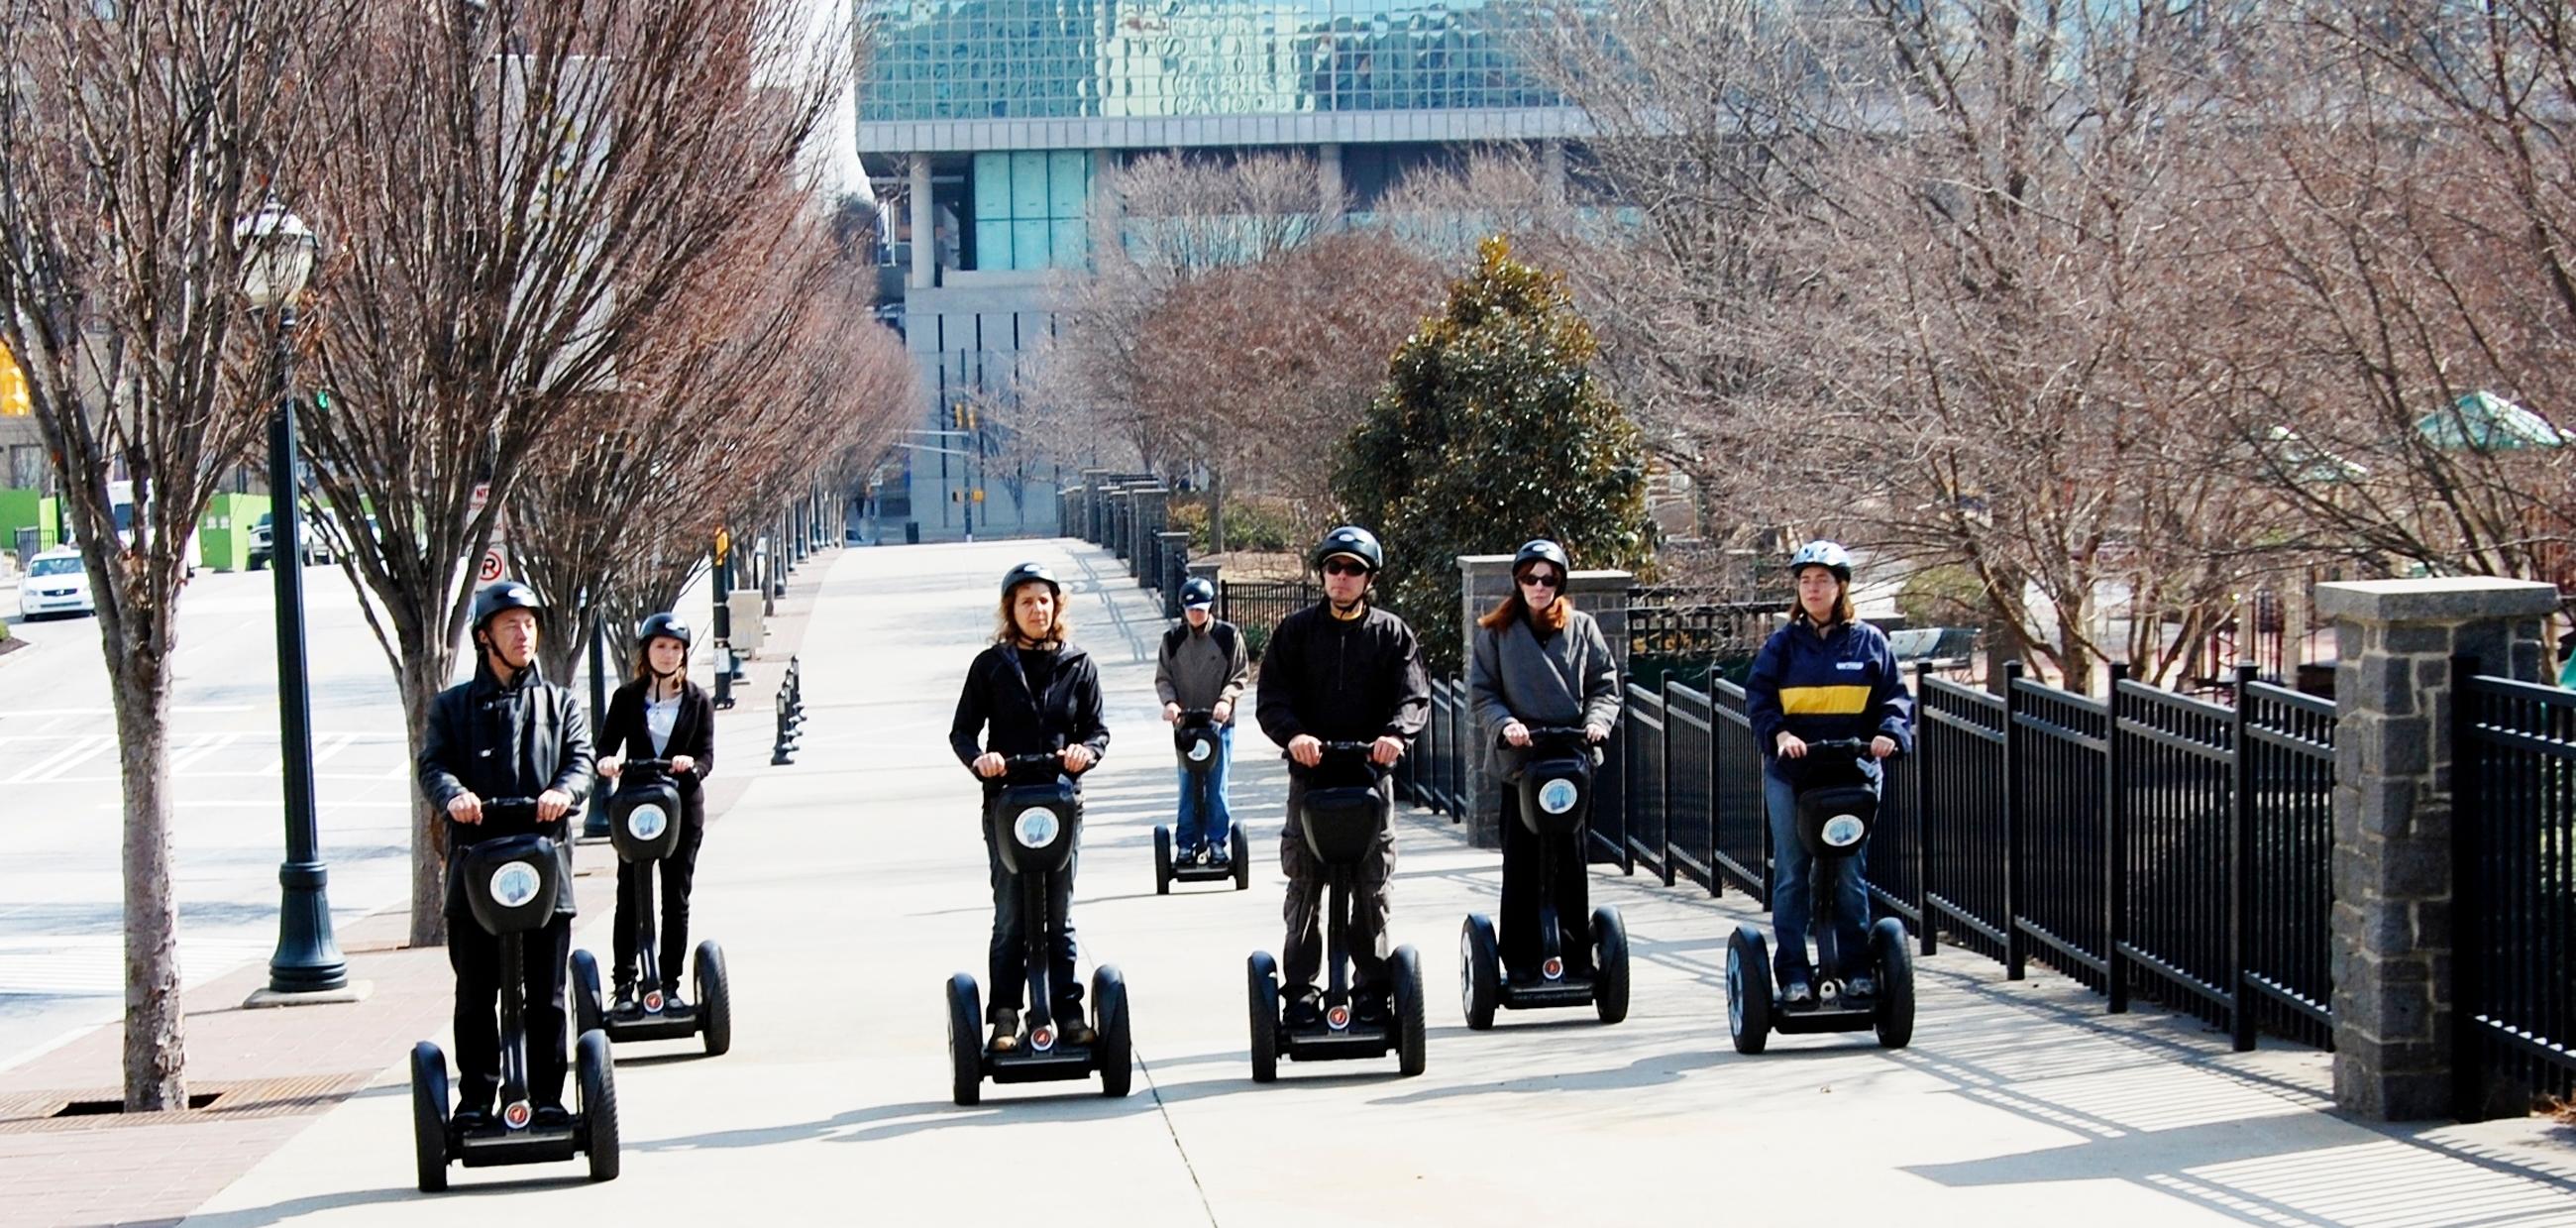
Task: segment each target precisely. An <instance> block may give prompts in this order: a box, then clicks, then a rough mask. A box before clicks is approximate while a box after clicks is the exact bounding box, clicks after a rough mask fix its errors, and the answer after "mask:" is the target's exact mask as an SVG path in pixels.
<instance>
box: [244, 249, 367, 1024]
mask: <svg viewBox="0 0 2576 1228" xmlns="http://www.w3.org/2000/svg"><path fill="white" fill-rule="evenodd" d="M236 234H237V237H238V238H240V239H241V240H242V241H243V243H244V245H245V247H246V248H247V249H248V252H247V255H246V257H245V260H244V262H243V266H242V293H243V295H244V296H245V297H247V298H248V299H249V300H250V305H251V308H252V310H254V311H257V312H259V313H260V314H261V315H262V316H264V317H266V318H268V319H270V320H273V321H275V324H276V327H275V330H274V332H275V344H276V347H277V351H276V355H275V359H274V361H275V362H276V365H277V408H276V410H275V411H274V412H273V413H272V414H271V415H270V417H269V422H268V492H269V504H270V511H269V518H268V519H269V569H268V570H269V574H270V576H271V582H272V583H273V584H274V585H275V588H276V593H277V726H278V729H277V732H278V762H279V768H280V774H281V776H282V777H283V778H284V785H285V790H286V860H285V861H284V862H283V863H281V864H280V865H279V866H278V867H277V882H278V886H279V887H280V888H282V889H283V895H282V897H281V899H280V901H279V904H278V910H277V954H275V955H273V956H271V957H269V961H268V988H269V991H270V992H271V993H277V994H307V993H319V992H324V991H328V990H334V989H340V988H342V987H344V986H346V985H347V984H348V983H349V964H348V961H347V960H346V959H344V958H342V957H341V954H340V943H339V941H338V940H337V939H335V938H334V937H332V934H331V900H330V896H329V894H328V893H327V892H326V891H325V890H324V888H325V886H326V884H328V883H329V881H330V872H329V870H328V869H327V868H326V867H325V866H324V865H323V864H322V854H321V832H320V825H319V823H318V822H317V821H316V819H315V816H314V809H313V700H312V692H311V688H310V687H309V686H308V685H307V680H306V674H305V654H304V545H303V541H302V535H303V527H304V526H303V520H304V515H303V508H304V500H303V498H302V491H301V489H300V487H299V484H298V483H297V481H296V477H295V372H294V363H295V346H294V340H293V339H294V335H295V301H296V299H297V298H299V297H301V296H302V295H303V293H304V285H305V282H306V281H308V280H310V279H311V277H312V275H313V262H314V257H315V254H316V250H317V249H318V247H319V243H318V242H317V241H316V240H315V239H314V237H313V231H312V230H311V229H310V228H308V227H306V226H305V224H304V221H303V219H301V218H298V217H296V216H295V215H294V214H292V213H289V212H287V211H286V208H285V207H284V206H282V205H280V204H278V203H277V202H276V201H274V200H272V201H270V202H269V203H268V204H267V205H265V206H263V207H262V208H261V209H260V211H259V212H258V213H257V214H256V215H254V216H252V217H251V218H250V219H248V220H246V221H244V222H243V223H242V224H241V226H240V228H239V230H238V231H237V232H236Z"/></svg>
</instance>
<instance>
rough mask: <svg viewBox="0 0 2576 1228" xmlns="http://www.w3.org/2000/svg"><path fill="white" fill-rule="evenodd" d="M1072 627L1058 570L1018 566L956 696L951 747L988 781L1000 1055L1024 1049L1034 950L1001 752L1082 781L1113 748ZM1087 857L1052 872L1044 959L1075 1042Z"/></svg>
mask: <svg viewBox="0 0 2576 1228" xmlns="http://www.w3.org/2000/svg"><path fill="white" fill-rule="evenodd" d="M1071 633H1072V624H1071V623H1070V621H1069V620H1068V619H1067V618H1066V616H1065V610H1064V590H1063V588H1062V587H1061V586H1060V585H1058V584H1057V583H1056V579H1055V574H1054V573H1053V572H1051V571H1049V570H1047V569H1046V568H1045V567H1044V566H1042V565H1040V564H1037V563H1022V564H1020V565H1019V566H1017V567H1014V568H1012V569H1011V570H1010V571H1009V573H1007V574H1005V575H1004V576H1003V577H1002V601H1001V616H1000V621H999V625H998V626H997V627H996V628H995V631H994V635H993V645H992V647H989V648H986V649H985V650H984V651H983V652H981V653H978V654H976V657H975V662H974V664H972V665H970V666H968V667H967V669H966V685H965V688H964V690H963V691H962V692H960V693H959V695H958V697H957V717H956V719H955V720H954V721H952V722H951V723H950V725H949V728H948V745H949V748H950V749H951V750H954V751H955V752H956V753H957V761H958V762H959V763H963V764H965V765H966V766H967V768H968V770H970V771H972V772H974V773H975V775H976V776H978V777H980V778H981V779H982V780H983V784H984V789H983V802H984V805H983V806H981V807H979V813H981V817H982V818H983V822H984V856H985V860H986V863H987V865H988V866H989V868H990V873H991V876H992V884H993V942H992V947H991V951H990V954H989V959H988V962H987V968H986V970H987V971H988V972H989V973H990V974H991V976H992V981H993V1002H992V1007H991V1009H990V1010H989V1011H987V1012H986V1020H987V1022H989V1023H990V1024H991V1025H992V1027H993V1036H992V1040H991V1042H990V1047H991V1049H992V1051H993V1052H996V1053H1009V1052H1013V1051H1015V1050H1017V1049H1018V1048H1019V1027H1020V1009H1021V1005H1022V998H1023V997H1024V996H1025V995H1026V993H1027V989H1028V967H1027V964H1026V961H1025V957H1024V954H1023V953H1024V952H1026V951H1027V950H1028V941H1029V940H1028V935H1027V932H1026V929H1025V927H1026V925H1027V924H1028V919H1027V918H1025V917H1023V916H1022V915H1021V913H1020V892H1019V890H1018V886H1017V884H1016V883H1015V882H1014V881H1013V880H1012V878H1011V876H1010V874H1009V872H1008V871H1006V870H1005V869H1004V868H1003V866H1002V859H1001V855H1000V853H999V852H998V851H997V850H995V848H994V846H993V840H994V832H993V826H992V818H991V815H990V813H989V811H990V808H991V802H992V799H993V798H994V797H995V796H996V795H998V794H999V793H1000V792H1001V790H1002V785H1003V776H1004V774H1005V773H1006V772H1007V770H1008V766H1009V765H1008V764H1007V763H1006V762H1005V758H1004V757H1005V756H1008V755H1035V754H1055V755H1058V756H1060V757H1061V758H1062V760H1063V762H1064V771H1065V774H1066V775H1067V776H1069V777H1072V778H1073V779H1074V780H1076V781H1077V782H1078V781H1080V779H1081V778H1082V774H1083V773H1084V772H1086V771H1088V770H1090V768H1091V766H1092V765H1093V764H1095V763H1098V762H1099V761H1100V756H1101V755H1102V754H1104V753H1106V752H1107V751H1108V749H1109V728H1108V726H1107V725H1106V724H1104V723H1103V721H1102V717H1101V711H1102V705H1101V698H1100V673H1099V671H1098V670H1097V669H1096V668H1094V667H1093V665H1092V663H1091V658H1090V656H1089V655H1088V654H1086V653H1084V652H1083V651H1082V649H1080V648H1078V647H1075V646H1074V645H1073V644H1072V643H1071V642H1070V640H1071ZM979 739H980V741H979ZM1077 787H1078V786H1077ZM1081 857H1082V854H1081V850H1080V849H1076V850H1075V851H1074V853H1073V855H1072V857H1071V858H1070V859H1068V860H1067V861H1066V863H1065V867H1064V870H1063V872H1062V873H1059V874H1057V875H1055V876H1054V881H1055V897H1056V898H1055V899H1054V900H1052V901H1050V903H1049V907H1050V908H1051V909H1052V910H1053V911H1054V912H1055V914H1056V915H1057V916H1060V917H1063V918H1065V922H1064V928H1063V930H1062V931H1061V932H1060V933H1058V934H1057V935H1056V942H1055V946H1054V949H1053V950H1052V951H1051V952H1050V956H1051V958H1050V959H1049V960H1048V970H1047V983H1048V984H1049V985H1050V986H1052V987H1053V989H1054V992H1055V1000H1054V1001H1053V1002H1052V1003H1050V1004H1049V1005H1050V1006H1052V1007H1053V1009H1054V1018H1055V1021H1056V1024H1057V1027H1058V1028H1059V1029H1060V1031H1061V1034H1062V1036H1063V1038H1064V1040H1065V1042H1066V1043H1068V1044H1071V1045H1075V1046H1087V1045H1089V1044H1091V1043H1092V1042H1093V1041H1095V1040H1097V1039H1098V1036H1097V1034H1096V1033H1095V1032H1094V1031H1093V1030H1092V1027H1091V1025H1090V1024H1088V1023H1086V1022H1084V1017H1083V1012H1082V983H1081V982H1080V981H1078V980H1076V979H1075V978H1074V967H1073V964H1074V950H1075V946H1074V936H1073V920H1072V917H1073V914H1072V906H1073V876H1074V871H1075V869H1076V868H1077V867H1078V866H1079V865H1080V864H1081Z"/></svg>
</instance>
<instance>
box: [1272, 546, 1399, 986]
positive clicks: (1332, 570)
mask: <svg viewBox="0 0 2576 1228" xmlns="http://www.w3.org/2000/svg"><path fill="white" fill-rule="evenodd" d="M1311 557H1312V558H1313V560H1314V563H1315V566H1316V567H1317V569H1319V570H1320V571H1322V572H1323V575H1324V600H1322V601H1321V602H1318V603H1316V604H1315V605H1312V606H1309V607H1307V608H1305V609H1302V610H1299V611H1297V612H1295V613H1293V614H1290V615H1289V616H1288V617H1286V618H1284V619H1281V620H1280V622H1279V626H1278V629H1276V630H1274V631H1272V632H1271V634H1270V642H1269V644H1268V645H1267V646H1266V647H1265V648H1264V649H1263V651H1262V654H1261V680H1260V683H1259V695H1258V699H1257V701H1256V704H1255V708H1254V715H1255V716H1256V717H1257V718H1258V719H1259V720H1260V722H1261V729H1262V732H1264V733H1266V734H1269V735H1270V740H1271V741H1274V742H1277V743H1279V744H1280V745H1282V746H1284V747H1286V748H1287V749H1288V758H1289V760H1290V761H1291V762H1292V763H1293V764H1294V765H1295V767H1294V768H1292V769H1291V771H1290V772H1289V776H1288V826H1287V830H1286V831H1284V832H1282V833H1281V835H1280V839H1279V868H1280V870H1281V872H1283V873H1285V874H1286V875H1287V876H1288V899H1287V904H1286V907H1285V908H1284V910H1283V911H1284V913H1285V919H1286V921H1287V924H1288V934H1287V939H1286V942H1285V945H1284V948H1283V951H1282V953H1283V954H1284V955H1285V956H1286V963H1287V966H1286V967H1285V968H1284V969H1282V970H1281V971H1282V977H1283V979H1284V980H1285V981H1286V986H1285V992H1284V995H1283V996H1284V997H1285V999H1286V1001H1287V1019H1286V1023H1287V1026H1288V1027H1289V1028H1290V1029H1292V1030H1294V1029H1299V1028H1311V1027H1315V1026H1317V1025H1318V1024H1320V1023H1321V1022H1322V1021H1323V995H1322V993H1321V992H1320V991H1319V990H1317V989H1316V987H1315V978H1316V975H1317V974H1318V973H1319V972H1320V971H1321V970H1322V967H1323V962H1324V949H1323V948H1324V943H1323V937H1322V934H1321V932H1320V929H1319V922H1320V920H1321V918H1322V914H1323V898H1324V886H1325V872H1324V867H1322V866H1320V865H1317V864H1315V859H1314V857H1313V856H1312V854H1311V852H1310V851H1309V850H1308V848H1307V847H1306V837H1305V832H1304V831H1303V829H1302V827H1301V819H1300V816H1301V815H1302V814H1303V813H1304V810H1305V807H1304V801H1305V790H1306V777H1307V773H1308V772H1310V771H1312V770H1313V769H1314V768H1315V767H1316V766H1317V765H1318V764H1320V763H1321V762H1322V761H1323V757H1324V743H1326V742H1328V741H1330V742H1370V743H1372V745H1371V746H1370V749H1369V755H1368V757H1369V761H1370V762H1372V763H1375V764H1377V765H1378V766H1379V767H1380V768H1390V767H1393V766H1394V765H1395V761H1396V760H1397V759H1398V758H1400V757H1402V756H1403V754H1404V751H1405V746H1406V744H1407V743H1408V742H1410V741H1411V740H1412V739H1413V737H1414V735H1416V734H1418V733H1420V732H1422V726H1423V723H1424V721H1425V720H1426V719H1427V718H1428V717H1429V715H1430V711H1431V679H1430V676H1429V673H1428V671H1426V670H1425V669H1424V668H1423V665H1422V647H1421V644H1420V642H1419V641H1417V640H1416V639H1415V638H1414V634H1413V628H1411V627H1409V626H1406V625H1405V622H1404V620H1403V619H1401V618H1398V617H1396V616H1395V615H1394V614H1391V613H1389V612H1387V611H1385V610H1382V609H1379V608H1377V607H1376V606H1375V605H1373V604H1371V603H1370V601H1369V599H1368V595H1369V586H1370V584H1371V583H1372V582H1373V581H1374V580H1375V579H1376V577H1377V573H1378V572H1379V571H1380V570H1382V569H1383V568H1384V567H1385V566H1386V552H1385V550H1384V549H1383V548H1382V547H1380V546H1379V544H1378V540H1377V537H1376V535H1374V534H1372V533H1370V532H1369V531H1368V530H1366V529H1362V528H1358V527H1356V526H1351V525H1345V526H1343V527H1341V528H1338V529H1335V530H1333V531H1332V532H1330V533H1327V534H1325V535H1324V539H1323V540H1322V541H1321V542H1318V543H1316V546H1315V549H1314V552H1313V554H1312V556H1311ZM1376 787H1377V788H1378V790H1379V791H1380V792H1381V793H1385V794H1387V795H1388V804H1387V807H1386V808H1385V812H1386V813H1387V814H1388V815H1389V818H1388V820H1387V825H1386V827H1385V829H1384V830H1382V831H1381V832H1380V833H1379V835H1378V839H1377V843H1376V845H1375V846H1374V847H1373V848H1372V849H1371V850H1370V854H1369V856H1368V857H1367V858H1366V859H1365V860H1363V861H1362V862H1361V864H1360V866H1359V875H1358V879H1357V882H1356V883H1355V884H1354V891H1353V909H1352V912H1353V917H1352V931H1353V932H1352V933H1351V940H1352V948H1351V964H1352V970H1353V972H1354V973H1355V977H1354V979H1355V980H1356V982H1357V984H1356V986H1355V992H1354V993H1353V995H1352V998H1353V1002H1352V1006H1353V1008H1354V1010H1355V1012H1356V1013H1357V1014H1358V1016H1359V1018H1360V1020H1361V1021H1362V1022H1363V1023H1366V1024H1369V1025H1372V1026H1379V1025H1384V1024H1385V1023H1387V1021H1388V1020H1389V1018H1390V1017H1391V1012H1390V1010H1389V993H1390V989H1389V984H1388V979H1387V962H1388V958H1389V945H1388V939H1387V918H1388V916H1389V913H1390V911H1391V910H1390V909H1389V907H1388V903H1387V893H1386V886H1387V879H1388V878H1389V877H1391V876H1392V875H1393V874H1394V872H1395V827H1394V821H1393V817H1392V816H1393V789H1394V779H1393V777H1392V776H1391V775H1386V774H1381V775H1380V776H1379V778H1378V781H1377V785H1376Z"/></svg>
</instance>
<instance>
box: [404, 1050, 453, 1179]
mask: <svg viewBox="0 0 2576 1228" xmlns="http://www.w3.org/2000/svg"><path fill="white" fill-rule="evenodd" d="M411 1145H412V1152H413V1154H414V1156H415V1157H416V1158H417V1159H418V1161H419V1163H420V1192H421V1193H423V1194H435V1193H437V1192H439V1191H440V1190H443V1189H446V1188H447V1055H446V1054H444V1053H441V1052H439V1051H438V1046H436V1045H433V1044H431V1043H429V1042H428V1041H425V1040H424V1041H422V1042H420V1043H419V1044H416V1045H413V1046H412V1047H411Z"/></svg>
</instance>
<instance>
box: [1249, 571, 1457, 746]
mask: <svg viewBox="0 0 2576 1228" xmlns="http://www.w3.org/2000/svg"><path fill="white" fill-rule="evenodd" d="M1254 714H1255V715H1256V716H1258V717H1259V718H1260V720H1261V731H1262V732H1263V733H1266V734H1269V735H1270V740H1271V741H1273V742H1277V743H1278V744H1280V745H1281V746H1286V745H1287V744H1288V740H1289V739H1290V738H1293V737H1296V736H1297V735H1298V734H1301V733H1302V734H1310V735H1312V736H1314V737H1317V738H1321V739H1323V740H1324V741H1327V742H1365V741H1368V740H1370V739H1373V738H1377V737H1380V736H1388V735H1391V736H1394V737H1399V738H1405V739H1411V738H1412V737H1413V736H1414V735H1415V734H1418V733H1420V732H1422V725H1423V722H1424V721H1425V720H1427V719H1428V718H1429V717H1430V714H1431V677H1430V674H1429V672H1428V671H1426V670H1425V669H1424V668H1423V667H1422V645H1421V643H1420V642H1419V641H1417V640H1415V639H1414V638H1413V628H1411V627H1408V626H1406V625H1404V620H1403V619H1401V618H1397V617H1396V616H1395V615H1393V614H1390V613H1387V612H1386V611H1385V610H1381V609H1379V608H1377V607H1376V606H1374V605H1372V606H1370V607H1368V612H1367V613H1366V614H1364V615H1362V616H1361V617H1359V618H1354V619H1348V620H1345V619H1339V618H1335V617H1333V611H1332V607H1331V606H1330V605H1329V604H1326V603H1323V602H1318V603H1316V604H1314V605H1311V606H1308V607H1306V608H1305V609H1302V610H1299V611H1297V612H1296V613H1294V614H1291V615H1289V616H1288V617H1286V618H1283V619H1281V620H1279V627H1278V629H1277V630H1275V631H1272V632H1271V633H1270V644H1269V646H1268V647H1266V648H1264V649H1262V650H1261V682H1260V686H1259V698H1258V699H1257V701H1256V703H1255V707H1254Z"/></svg>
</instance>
